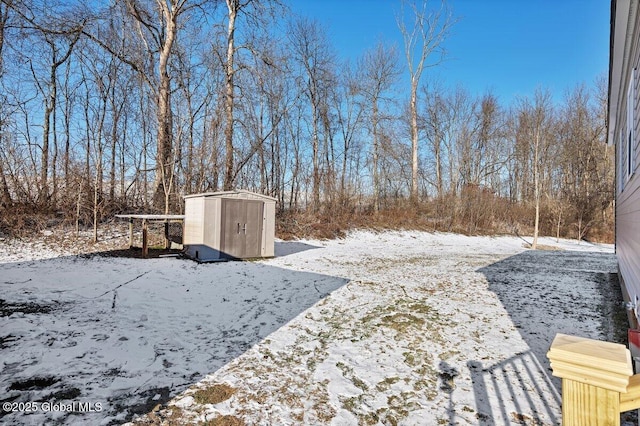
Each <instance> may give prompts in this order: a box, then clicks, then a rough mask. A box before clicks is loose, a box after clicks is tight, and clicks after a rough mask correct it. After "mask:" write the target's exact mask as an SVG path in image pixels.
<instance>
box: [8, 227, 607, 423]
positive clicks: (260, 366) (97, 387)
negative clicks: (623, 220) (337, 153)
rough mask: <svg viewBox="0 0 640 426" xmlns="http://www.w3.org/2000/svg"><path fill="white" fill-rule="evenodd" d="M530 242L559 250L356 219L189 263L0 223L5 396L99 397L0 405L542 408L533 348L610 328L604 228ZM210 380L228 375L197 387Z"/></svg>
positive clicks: (19, 416)
mask: <svg viewBox="0 0 640 426" xmlns="http://www.w3.org/2000/svg"><path fill="white" fill-rule="evenodd" d="M125 240H126V238H125V237H123V238H122V243H125ZM540 244H541V245H542V246H543V247H544V248H547V249H551V248H555V249H556V250H541V251H532V250H528V249H527V248H525V241H524V240H523V239H521V238H517V237H510V236H505V237H467V236H461V235H455V234H444V233H426V232H409V231H402V232H400V231H388V232H380V233H374V232H370V231H357V232H352V233H350V234H349V235H348V236H347V238H345V239H342V240H329V241H316V240H305V241H294V242H282V241H279V242H277V243H276V257H275V258H273V259H266V260H261V261H253V262H227V263H213V264H198V263H195V262H192V261H190V260H186V259H180V258H159V259H131V258H121V257H106V256H98V255H94V256H83V255H77V254H76V253H77V251H78V250H75V251H74V250H70V249H65V250H66V251H65V250H62V249H60V248H52V247H51V245H50V244H42V243H38V242H37V241H26V242H19V241H15V240H4V241H0V262H1V263H0V294H1V296H0V299H1V300H0V314H1V316H0V354H2V358H1V361H0V395H2V396H1V397H0V400H2V402H13V403H20V402H33V401H37V402H39V403H42V402H63V403H69V402H84V403H91V404H94V406H95V404H96V403H99V404H98V406H99V407H100V410H94V411H93V412H78V411H74V412H68V411H57V412H53V411H45V410H44V409H42V407H40V409H38V410H36V411H34V412H29V413H25V412H11V413H5V412H2V411H0V416H2V417H0V422H2V423H3V424H45V423H52V422H59V423H63V424H87V423H91V424H118V423H122V422H126V421H131V420H136V419H137V420H144V419H145V418H146V419H147V420H148V419H150V418H152V417H153V418H163V417H164V418H168V417H170V416H171V415H178V414H179V415H180V416H182V418H183V420H184V419H187V420H188V421H206V420H211V419H213V418H215V417H218V416H223V415H228V416H234V417H237V418H239V419H242V420H243V421H244V422H246V423H247V424H256V425H267V424H282V425H288V424H291V425H293V424H331V425H350V424H358V423H363V422H364V423H368V424H389V423H394V422H399V423H400V424H407V425H414V424H415V425H417V424H483V425H492V424H509V423H514V424H531V425H533V424H536V425H555V424H558V423H559V421H560V394H559V391H560V387H559V382H558V380H557V379H555V378H552V377H551V372H550V369H549V365H548V361H547V358H546V352H547V351H548V349H549V346H550V344H551V341H552V340H553V337H554V336H555V334H556V333H559V332H561V333H567V334H575V335H579V336H583V337H589V338H595V339H601V340H611V339H612V337H611V336H612V334H611V324H610V320H608V319H607V315H606V314H607V313H609V312H610V311H611V309H613V308H612V306H613V304H614V303H615V301H613V300H612V288H613V287H614V286H615V285H617V284H616V283H617V282H615V280H613V279H612V277H613V274H614V273H615V271H616V262H615V256H614V254H613V246H611V245H597V244H589V243H586V242H576V241H570V240H559V241H556V240H555V239H549V238H543V239H541V241H540ZM220 384H226V385H228V386H231V387H232V388H233V389H234V390H235V393H233V395H232V396H231V397H230V398H228V399H226V400H224V401H221V402H217V403H215V404H201V403H198V402H197V401H196V398H194V395H195V393H196V392H197V391H198V390H199V389H206V388H211V387H212V386H216V385H220ZM152 410H154V411H153V413H151V414H149V415H147V416H146V417H140V416H141V415H143V414H144V413H149V412H151V411H152ZM85 411H86V410H85ZM185 421H186V420H185Z"/></svg>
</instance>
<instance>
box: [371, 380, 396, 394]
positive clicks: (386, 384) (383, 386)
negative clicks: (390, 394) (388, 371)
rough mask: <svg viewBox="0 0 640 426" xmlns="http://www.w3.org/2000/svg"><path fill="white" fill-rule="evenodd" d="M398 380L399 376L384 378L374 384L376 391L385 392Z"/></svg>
mask: <svg viewBox="0 0 640 426" xmlns="http://www.w3.org/2000/svg"><path fill="white" fill-rule="evenodd" d="M399 381H400V377H387V378H386V379H384V380H383V381H381V382H379V383H378V384H377V385H376V390H377V391H378V392H385V391H387V390H389V389H391V386H393V385H394V384H396V383H398V382H399Z"/></svg>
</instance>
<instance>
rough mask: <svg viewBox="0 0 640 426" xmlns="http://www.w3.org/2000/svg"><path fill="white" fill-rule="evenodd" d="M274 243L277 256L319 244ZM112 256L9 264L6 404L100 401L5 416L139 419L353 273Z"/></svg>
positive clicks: (1, 281)
mask: <svg viewBox="0 0 640 426" xmlns="http://www.w3.org/2000/svg"><path fill="white" fill-rule="evenodd" d="M276 244H277V247H276V254H277V255H278V256H285V255H287V254H291V253H295V252H298V251H303V250H309V249H314V248H316V247H313V246H309V245H306V244H303V243H296V242H293V243H292V242H283V243H276ZM113 254H115V253H109V252H106V253H103V255H95V256H90V257H77V256H70V257H63V258H57V259H48V260H43V261H33V262H22V263H11V264H3V265H2V266H1V267H2V275H1V277H0V295H1V299H0V356H1V358H2V360H3V362H2V364H0V392H1V394H2V395H3V396H2V397H1V398H0V402H26V401H42V402H44V401H46V402H62V403H68V402H70V401H79V402H89V403H96V402H99V403H101V406H102V411H100V412H93V413H77V412H75V413H65V412H57V413H53V412H50V413H44V412H42V411H39V412H36V413H31V414H24V413H6V412H3V411H0V422H2V423H3V424H12V423H13V424H23V423H29V422H33V423H40V424H44V423H47V424H52V423H85V424H86V423H92V424H97V423H102V424H105V423H111V424H114V423H121V422H123V421H127V420H130V419H131V418H132V417H133V416H134V414H144V413H147V412H149V411H150V410H151V409H152V408H153V407H154V406H156V405H157V404H161V403H164V402H167V401H168V400H169V399H170V398H172V397H173V396H175V395H176V394H178V393H180V392H182V391H184V390H185V389H186V388H187V387H188V386H190V385H191V384H193V383H195V382H197V381H199V380H200V379H202V378H203V377H204V376H205V375H207V374H210V373H212V372H215V371H216V370H218V369H219V368H220V367H222V366H223V365H225V364H227V363H228V362H230V361H231V360H233V359H235V358H236V357H238V356H239V355H241V354H242V353H244V352H245V351H246V350H247V349H249V348H250V347H252V346H253V345H255V344H256V343H258V342H260V341H261V340H262V339H264V338H265V337H266V336H268V335H269V334H270V333H272V332H273V331H275V330H277V329H278V328H280V327H281V326H283V325H284V324H286V323H287V322H289V321H290V320H291V319H293V318H295V317H296V316H297V315H298V314H300V313H301V312H303V311H304V310H306V309H307V308H309V307H310V306H312V305H314V304H315V303H317V302H318V301H319V300H321V299H323V298H324V297H326V296H327V295H328V294H329V293H331V292H332V291H334V290H336V289H337V288H339V287H341V286H343V285H345V284H346V283H347V282H348V280H346V279H344V278H339V277H332V276H326V275H320V274H313V273H306V272H297V271H292V270H288V269H282V268H278V267H274V266H270V265H267V264H264V263H261V262H226V263H212V264H197V263H195V262H192V261H190V260H185V259H177V258H164V259H162V258H161V259H143V260H141V259H131V258H123V257H118V256H116V257H113V256H112V255H113ZM108 256H112V257H108Z"/></svg>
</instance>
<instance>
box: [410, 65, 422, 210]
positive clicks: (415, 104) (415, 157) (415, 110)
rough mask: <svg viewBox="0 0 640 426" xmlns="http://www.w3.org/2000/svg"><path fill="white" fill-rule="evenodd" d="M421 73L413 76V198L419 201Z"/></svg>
mask: <svg viewBox="0 0 640 426" xmlns="http://www.w3.org/2000/svg"><path fill="white" fill-rule="evenodd" d="M419 81H420V74H419V73H417V74H415V75H413V76H412V77H411V101H410V104H409V109H410V114H411V200H412V201H413V202H414V203H415V202H417V201H418V83H419Z"/></svg>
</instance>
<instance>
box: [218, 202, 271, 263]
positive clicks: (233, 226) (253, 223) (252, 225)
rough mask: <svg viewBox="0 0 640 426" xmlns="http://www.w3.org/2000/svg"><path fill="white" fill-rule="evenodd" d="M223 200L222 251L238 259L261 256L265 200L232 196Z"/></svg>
mask: <svg viewBox="0 0 640 426" xmlns="http://www.w3.org/2000/svg"><path fill="white" fill-rule="evenodd" d="M221 201H222V217H221V220H222V235H221V236H220V237H221V247H220V251H221V252H222V253H223V254H224V255H225V256H227V257H235V258H238V259H243V258H248V257H260V255H261V251H262V250H261V248H262V216H263V211H262V210H263V202H262V201H257V200H236V199H232V198H223V199H222V200H221Z"/></svg>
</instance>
